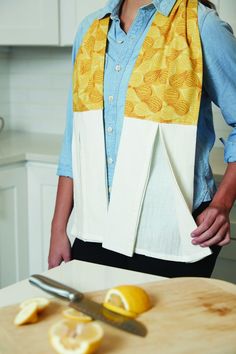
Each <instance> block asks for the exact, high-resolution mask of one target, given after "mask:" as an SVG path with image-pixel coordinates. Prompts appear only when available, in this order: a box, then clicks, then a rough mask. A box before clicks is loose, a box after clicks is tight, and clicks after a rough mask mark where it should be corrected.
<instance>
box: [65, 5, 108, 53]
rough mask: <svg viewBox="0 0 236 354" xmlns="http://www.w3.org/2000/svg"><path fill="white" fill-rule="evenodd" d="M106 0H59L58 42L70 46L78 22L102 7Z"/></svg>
mask: <svg viewBox="0 0 236 354" xmlns="http://www.w3.org/2000/svg"><path fill="white" fill-rule="evenodd" d="M107 1H108V0H96V1H94V0H86V1H81V0H60V38H61V40H60V44H61V45H64V46H68V45H69V46H71V45H72V43H73V40H74V37H75V33H76V30H77V28H78V25H79V24H80V22H81V21H82V20H83V19H84V17H86V16H87V15H88V14H90V13H92V12H94V11H96V10H98V9H99V8H102V7H104V6H105V5H106V3H107Z"/></svg>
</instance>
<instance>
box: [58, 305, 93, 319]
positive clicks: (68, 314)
mask: <svg viewBox="0 0 236 354" xmlns="http://www.w3.org/2000/svg"><path fill="white" fill-rule="evenodd" d="M62 314H63V316H64V317H65V318H68V319H69V320H75V321H78V322H90V321H92V317H90V316H87V315H85V314H84V313H82V312H80V311H76V310H75V309H72V308H68V309H66V310H64V311H63V312H62Z"/></svg>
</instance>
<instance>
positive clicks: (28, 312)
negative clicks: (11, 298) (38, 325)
mask: <svg viewBox="0 0 236 354" xmlns="http://www.w3.org/2000/svg"><path fill="white" fill-rule="evenodd" d="M37 320H38V314H37V304H36V302H31V303H30V304H28V305H26V306H25V307H23V308H22V309H21V311H20V312H19V313H18V314H17V315H16V317H15V319H14V324H15V325H16V326H21V325H23V324H26V323H34V322H37Z"/></svg>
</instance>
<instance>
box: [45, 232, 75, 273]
mask: <svg viewBox="0 0 236 354" xmlns="http://www.w3.org/2000/svg"><path fill="white" fill-rule="evenodd" d="M70 260H71V243H70V240H69V237H68V236H67V234H66V232H55V231H52V233H51V241H50V249H49V255H48V269H51V268H54V267H57V266H59V265H60V264H61V263H62V262H63V261H64V262H69V261H70Z"/></svg>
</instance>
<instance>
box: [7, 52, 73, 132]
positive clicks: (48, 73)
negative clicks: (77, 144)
mask: <svg viewBox="0 0 236 354" xmlns="http://www.w3.org/2000/svg"><path fill="white" fill-rule="evenodd" d="M71 72H72V65H71V49H70V48H50V47H43V48H42V47H41V48H40V47H31V48H30V47H13V48H11V51H10V103H11V104H10V121H9V126H10V128H11V129H18V130H27V131H30V132H41V133H52V134H53V133H55V134H62V133H63V131H64V125H65V116H66V104H67V96H68V89H69V85H70V80H71Z"/></svg>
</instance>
